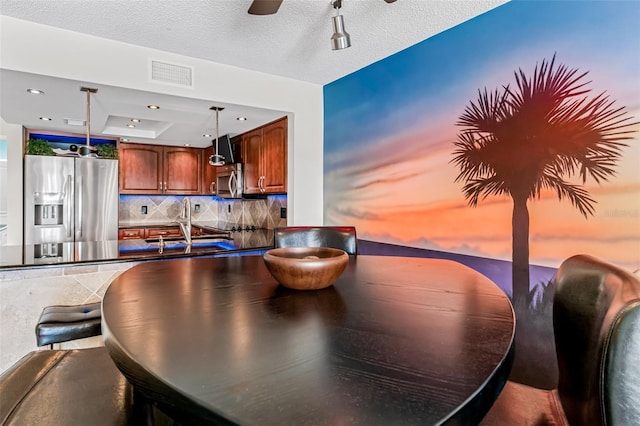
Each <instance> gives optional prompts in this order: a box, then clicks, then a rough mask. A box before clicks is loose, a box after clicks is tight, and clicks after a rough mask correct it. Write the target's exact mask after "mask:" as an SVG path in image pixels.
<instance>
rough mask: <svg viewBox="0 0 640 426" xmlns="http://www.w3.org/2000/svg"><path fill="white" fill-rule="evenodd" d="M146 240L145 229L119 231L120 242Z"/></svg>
mask: <svg viewBox="0 0 640 426" xmlns="http://www.w3.org/2000/svg"><path fill="white" fill-rule="evenodd" d="M139 238H144V228H126V229H119V230H118V239H119V240H134V239H139Z"/></svg>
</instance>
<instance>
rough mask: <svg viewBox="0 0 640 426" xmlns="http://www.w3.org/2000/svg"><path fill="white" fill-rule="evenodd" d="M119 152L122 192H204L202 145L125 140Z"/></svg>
mask: <svg viewBox="0 0 640 426" xmlns="http://www.w3.org/2000/svg"><path fill="white" fill-rule="evenodd" d="M119 155H120V193H121V194H179V195H183V194H185V195H186V194H200V193H201V192H202V178H201V176H202V166H203V164H202V156H203V152H202V149H197V148H181V147H172V146H159V145H147V144H122V145H121V146H120V153H119Z"/></svg>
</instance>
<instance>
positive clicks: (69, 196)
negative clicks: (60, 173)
mask: <svg viewBox="0 0 640 426" xmlns="http://www.w3.org/2000/svg"><path fill="white" fill-rule="evenodd" d="M72 194H73V176H71V175H67V190H66V191H65V198H66V203H65V204H66V207H67V220H66V222H67V223H66V228H67V238H71V237H73V234H72V228H73V227H72V226H71V224H72V223H73V206H72V205H71V201H72V200H73V196H72Z"/></svg>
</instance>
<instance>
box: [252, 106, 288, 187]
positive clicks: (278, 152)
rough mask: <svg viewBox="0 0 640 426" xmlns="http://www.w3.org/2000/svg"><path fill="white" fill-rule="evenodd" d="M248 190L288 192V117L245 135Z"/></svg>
mask: <svg viewBox="0 0 640 426" xmlns="http://www.w3.org/2000/svg"><path fill="white" fill-rule="evenodd" d="M242 159H243V162H244V172H243V174H244V193H245V194H283V193H286V192H287V117H283V118H281V119H279V120H277V121H274V122H272V123H269V124H267V125H265V126H263V127H260V128H258V129H255V130H252V131H251V132H248V133H245V134H244V135H243V136H242Z"/></svg>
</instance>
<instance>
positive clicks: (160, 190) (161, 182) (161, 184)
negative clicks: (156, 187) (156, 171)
mask: <svg viewBox="0 0 640 426" xmlns="http://www.w3.org/2000/svg"><path fill="white" fill-rule="evenodd" d="M159 183H160V192H162V181H160V182H159Z"/></svg>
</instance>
